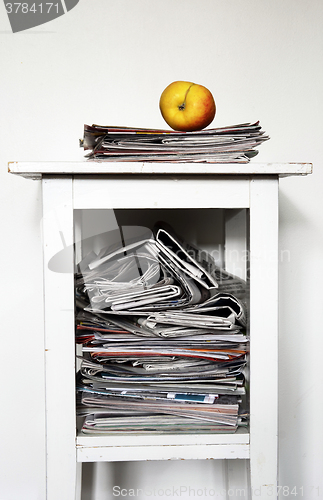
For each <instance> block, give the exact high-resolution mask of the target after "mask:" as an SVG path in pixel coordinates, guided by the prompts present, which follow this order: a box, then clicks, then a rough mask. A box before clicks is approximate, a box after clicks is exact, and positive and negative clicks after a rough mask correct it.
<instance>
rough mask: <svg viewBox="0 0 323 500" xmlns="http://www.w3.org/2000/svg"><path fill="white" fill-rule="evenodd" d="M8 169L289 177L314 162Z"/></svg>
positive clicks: (12, 168) (45, 164) (39, 173)
mask: <svg viewBox="0 0 323 500" xmlns="http://www.w3.org/2000/svg"><path fill="white" fill-rule="evenodd" d="M8 171H9V173H12V174H17V175H21V176H23V177H26V178H31V179H41V178H42V177H43V176H44V175H45V176H52V177H56V176H58V175H59V176H64V175H68V176H80V175H81V176H92V175H93V176H96V177H97V176H100V175H102V176H108V175H128V174H134V175H206V176H207V175H212V176H214V175H221V176H223V175H228V176H230V175H232V176H240V175H243V176H258V175H266V176H267V175H273V176H279V177H286V176H291V175H307V174H311V173H312V171H313V165H312V164H311V163H254V162H250V163H210V164H207V163H161V162H144V163H143V162H107V161H86V160H85V161H66V162H63V161H39V162H20V161H18V162H14V161H13V162H9V163H8Z"/></svg>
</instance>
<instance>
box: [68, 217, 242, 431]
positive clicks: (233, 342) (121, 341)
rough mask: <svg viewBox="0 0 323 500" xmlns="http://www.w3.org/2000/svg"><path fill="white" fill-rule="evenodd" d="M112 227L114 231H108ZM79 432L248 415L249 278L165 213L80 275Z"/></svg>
mask: <svg viewBox="0 0 323 500" xmlns="http://www.w3.org/2000/svg"><path fill="white" fill-rule="evenodd" d="M111 233H112V232H111ZM75 290H76V311H77V312H76V343H77V344H79V345H80V346H81V349H82V353H81V354H80V355H79V357H80V359H81V361H80V370H79V372H78V374H77V413H78V416H80V417H82V432H83V433H90V434H102V433H128V432H136V433H176V432H187V433H189V432H194V433H217V432H235V431H236V430H237V428H238V427H239V426H244V425H246V424H247V421H248V411H247V406H246V401H245V400H246V394H245V376H244V370H245V366H246V362H247V354H248V348H249V347H248V346H249V339H248V336H247V334H246V315H247V306H246V303H247V301H246V299H247V288H246V283H245V282H244V281H243V280H241V279H239V278H237V277H235V276H232V275H230V274H228V273H227V272H225V271H224V270H223V269H221V268H219V267H218V266H217V265H216V264H215V261H214V259H213V258H212V256H211V255H210V254H209V253H206V252H205V251H201V250H199V249H197V248H196V247H195V246H193V245H192V244H190V243H187V242H185V241H183V240H182V239H181V238H180V237H179V236H178V235H177V234H176V233H175V232H174V230H173V228H172V227H170V226H169V225H168V224H166V223H164V222H158V223H156V224H155V226H154V228H153V231H152V232H151V233H150V234H149V235H148V237H145V238H143V239H142V238H131V239H128V240H127V239H126V238H125V237H124V234H122V238H121V240H120V242H117V243H115V244H108V245H107V247H105V248H103V249H102V250H101V251H100V252H99V253H98V254H96V253H94V252H93V251H92V252H91V253H90V254H89V255H86V256H85V257H84V258H83V259H82V260H81V262H80V263H79V264H78V268H77V273H76V276H75Z"/></svg>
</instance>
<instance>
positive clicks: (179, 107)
mask: <svg viewBox="0 0 323 500" xmlns="http://www.w3.org/2000/svg"><path fill="white" fill-rule="evenodd" d="M193 85H195V83H192V85H190V86H189V87H188V89H187V91H186V94H185V97H184V102H183V103H182V104H181V105H180V106H178V109H179V110H180V111H183V110H184V109H185V104H186V97H187V94H188V92H189V90H190V88H191V87H193Z"/></svg>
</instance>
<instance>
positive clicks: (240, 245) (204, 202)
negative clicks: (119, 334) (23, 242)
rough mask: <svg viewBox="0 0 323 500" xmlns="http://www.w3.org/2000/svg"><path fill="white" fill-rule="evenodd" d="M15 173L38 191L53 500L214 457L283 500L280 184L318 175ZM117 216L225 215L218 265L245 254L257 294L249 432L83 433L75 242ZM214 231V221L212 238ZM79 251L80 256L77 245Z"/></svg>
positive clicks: (231, 266) (203, 170)
mask: <svg viewBox="0 0 323 500" xmlns="http://www.w3.org/2000/svg"><path fill="white" fill-rule="evenodd" d="M9 171H10V172H11V173H14V174H19V175H22V176H24V177H27V178H33V179H41V182H42V193H43V252H44V311H45V315H44V317H45V326H44V330H45V359H46V432H47V437H46V443H47V500H57V499H59V500H72V499H74V498H75V499H77V498H80V495H81V491H80V490H81V486H80V470H81V463H82V462H98V461H107V462H114V461H137V460H169V459H210V458H213V459H232V458H235V459H248V460H247V463H249V464H250V484H249V498H252V499H254V498H259V497H260V498H261V499H267V498H268V499H269V498H270V499H272V498H275V497H276V496H277V495H276V493H275V491H276V487H277V484H278V480H277V416H278V408H277V356H278V353H277V347H278V345H277V343H278V183H279V177H281V176H289V175H306V174H309V173H311V171H312V166H311V164H295V163H294V164H264V163H262V164H259V163H250V164H247V165H245V164H229V165H228V164H227V165H225V164H219V165H203V164H189V163H186V164H156V163H104V162H102V163H99V162H86V161H84V162H66V163H64V162H59V163H58V162H39V163H27V162H12V163H10V164H9ZM119 209H120V210H125V209H128V212H129V213H132V215H133V214H134V213H136V214H139V213H146V214H147V212H148V211H149V213H150V215H151V213H152V212H151V211H152V210H160V209H167V210H170V209H171V210H172V212H168V213H170V214H173V215H174V210H182V213H183V209H185V210H190V211H193V212H194V213H195V214H196V211H199V210H213V209H214V210H216V211H218V212H219V211H220V213H221V216H223V220H224V223H223V224H224V225H223V233H224V236H223V238H224V244H223V245H222V257H221V258H222V260H223V262H222V263H223V264H224V265H225V266H226V268H227V270H228V271H231V272H232V271H234V270H235V268H236V267H235V266H236V264H237V260H239V262H240V263H241V262H242V260H243V255H244V257H245V256H247V257H248V258H247V259H245V261H246V265H245V269H244V270H240V271H241V272H240V274H241V275H242V277H244V275H246V273H247V275H248V280H249V283H250V319H249V333H250V363H249V369H250V384H249V385H250V427H249V428H248V429H247V430H246V429H244V430H241V431H239V432H237V433H235V434H213V435H185V434H178V435H172V436H168V435H154V436H147V435H145V436H140V435H135V434H134V435H132V436H126V435H125V436H122V435H121V436H111V435H110V436H86V435H78V434H77V430H76V411H75V370H76V358H75V339H74V328H75V327H74V321H75V319H74V307H75V305H74V276H73V273H74V259H75V254H74V248H75V243H77V242H75V239H78V236H76V235H77V234H78V233H79V232H80V231H82V214H84V213H85V212H84V211H88V210H100V211H102V210H110V211H111V210H119ZM135 209H136V211H135ZM137 209H139V210H140V211H141V212H138V210H137ZM101 213H102V212H101ZM185 213H188V212H185ZM189 213H190V214H191V213H192V212H189ZM206 213H207V214H209V213H210V212H206ZM80 214H81V216H80ZM192 220H193V219H192ZM80 221H81V222H80ZM139 222H140V223H141V219H140V221H139ZM186 222H187V221H186ZM214 230H215V228H214V227H213V226H212V217H211V218H210V226H209V229H208V235H209V237H210V235H211V236H212V232H213V231H214ZM79 236H80V238H81V239H82V235H79ZM197 243H198V242H197ZM78 251H81V250H80V249H78V246H77V244H76V252H78ZM237 252H238V254H237ZM242 254H243V255H242ZM57 255H62V256H63V257H62V259H63V261H64V262H63V264H62V265H63V267H64V269H62V270H61V272H55V270H53V269H51V267H52V266H51V263H52V262H53V258H54V257H55V256H56V257H57ZM234 255H235V257H233V256H234ZM237 255H238V256H237ZM264 299H265V300H264ZM268 304H270V313H268ZM264 349H265V356H266V369H265V370H264ZM269 375H270V376H269ZM61 388H63V390H62V389H61ZM58 422H59V425H58ZM259 493H260V494H261V496H260V495H259ZM107 498H108V497H107Z"/></svg>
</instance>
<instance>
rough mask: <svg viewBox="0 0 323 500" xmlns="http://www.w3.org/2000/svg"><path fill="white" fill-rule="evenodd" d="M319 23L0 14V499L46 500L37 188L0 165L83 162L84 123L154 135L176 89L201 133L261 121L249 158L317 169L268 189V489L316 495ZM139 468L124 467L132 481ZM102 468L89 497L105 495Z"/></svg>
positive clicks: (78, 10)
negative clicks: (272, 364)
mask: <svg viewBox="0 0 323 500" xmlns="http://www.w3.org/2000/svg"><path fill="white" fill-rule="evenodd" d="M322 22H323V3H322V2H321V0H307V1H306V2H305V1H302V0H283V1H278V0H244V1H241V0H226V1H223V0H222V1H221V0H161V1H159V2H157V1H155V2H152V1H151V0H133V1H129V0H128V1H126V0H118V1H116V0H80V1H79V4H78V5H77V6H76V7H75V8H74V9H72V10H71V11H70V12H69V13H68V14H66V15H64V16H62V17H60V18H58V19H56V20H54V21H51V22H50V23H47V24H45V25H42V26H39V27H37V28H34V29H31V30H28V31H25V32H21V33H16V34H12V32H11V29H10V25H9V21H8V19H7V16H6V12H5V8H4V6H1V5H0V54H1V55H0V61H1V74H0V79H1V92H0V99H1V106H0V112H1V120H0V127H1V132H0V137H1V148H0V165H1V170H0V175H1V197H0V203H1V218H0V223H1V233H0V234H1V243H2V244H1V262H2V266H1V288H2V300H1V306H2V308H1V310H2V315H1V327H2V328H1V337H2V358H1V368H2V391H1V392H2V397H1V403H2V415H1V416H2V421H1V434H2V435H1V452H0V453H1V466H0V474H1V479H0V499H1V500H17V499H19V500H44V498H45V462H44V457H45V455H44V453H45V451H44V450H45V441H44V433H45V427H44V380H43V374H44V365H43V318H42V260H41V201H40V195H41V190H40V183H39V182H38V181H27V180H25V179H20V178H18V177H15V176H12V175H9V174H8V173H7V163H8V161H13V160H20V161H41V160H51V161H53V160H79V159H82V158H83V151H82V150H81V149H79V147H78V139H79V138H80V137H81V136H82V132H83V124H84V123H89V124H91V123H99V124H106V125H107V124H110V125H111V124H113V125H118V124H119V125H130V126H131V125H134V126H143V127H145V126H146V127H164V126H165V124H164V122H163V119H162V117H161V115H160V113H159V109H158V101H159V96H160V94H161V92H162V90H163V89H164V88H165V87H166V86H167V85H168V84H169V83H171V82H172V81H174V80H191V81H194V82H196V83H201V84H203V85H205V86H206V87H208V88H209V89H210V90H211V91H212V93H213V95H214V97H215V100H216V102H217V108H218V111H217V116H216V119H215V121H214V122H213V125H214V126H223V125H231V124H235V123H242V122H246V121H255V120H258V119H259V120H260V121H261V124H262V126H263V128H264V129H265V130H266V132H267V133H268V134H269V135H270V137H271V140H270V141H268V142H267V143H265V144H263V145H262V146H261V147H260V153H259V155H258V157H257V158H256V159H255V160H253V161H260V162H293V161H295V162H313V164H314V174H313V175H311V176H308V177H304V178H290V179H282V181H281V195H280V198H281V199H280V218H281V240H280V245H281V250H282V251H283V252H284V251H286V250H287V251H288V252H287V253H286V252H285V253H284V254H282V255H284V256H285V257H284V258H283V259H281V260H282V261H281V263H280V265H281V268H280V276H281V287H280V327H281V330H280V351H279V355H280V372H279V377H280V378H279V380H280V389H279V403H280V413H279V425H280V427H279V464H280V481H279V483H280V485H284V486H287V487H288V488H290V490H289V494H290V496H291V497H292V498H293V497H294V498H295V495H293V494H292V488H293V487H294V486H296V487H297V496H300V497H301V496H304V498H306V499H312V498H313V499H315V498H323V483H322V470H323V454H322V442H323V441H322V438H323V436H322V425H321V419H322V395H321V394H322V371H323V370H322V367H321V353H322V352H323V351H322V348H323V346H322V338H323V335H322V333H323V332H322V324H321V317H320V316H321V311H322V304H323V291H322V282H323V271H322V269H323V266H322V248H323V223H322V208H323V207H322V193H321V191H322V186H323V165H322V161H323V160H322V158H323V154H322V153H323V151H322V149H323V148H322V144H323V143H322V137H323V126H322V123H323V120H322V114H323V100H322V89H323V68H322V56H323V30H322ZM286 255H288V258H286ZM264 290H265V284H264ZM264 347H265V346H264ZM264 356H265V350H264ZM265 367H266V362H265V359H264V376H266V375H267V374H266V370H265ZM264 404H266V401H265V399H264ZM147 467H148V465H146V464H139V465H138V464H137V465H136V469H135V470H134V471H133V474H137V475H139V476H140V477H141V478H142V482H143V484H145V483H144V482H145V481H146V480H147V481H148V480H149V481H150V482H151V481H152V477H154V476H152V475H151V474H156V477H157V474H158V472H157V469H156V468H154V469H153V468H150V469H147ZM149 467H152V466H149ZM178 467H181V468H182V469H181V473H182V474H184V476H185V475H186V477H190V475H191V474H194V470H196V469H194V468H192V465H189V464H188V465H187V466H185V467H186V468H185V469H183V467H184V465H180V466H179V465H176V464H174V465H173V466H167V469H166V472H167V478H168V481H169V482H170V484H171V481H172V474H173V476H174V481H175V479H176V475H177V474H178V473H179V469H178ZM208 467H209V466H207V468H205V469H204V470H205V477H203V475H201V474H202V472H201V469H198V470H199V474H200V476H199V481H200V484H201V485H203V481H208V474H210V468H208ZM102 468H103V469H104V467H103V466H102ZM162 470H165V469H160V471H161V473H162ZM124 471H127V466H126V465H125V469H124ZM108 473H109V472H108V471H107V470H106V469H104V470H103V471H100V470H99V468H98V469H97V470H96V472H95V474H96V478H97V479H96V480H95V481H96V482H95V485H94V486H93V487H92V486H91V484H90V483H87V489H88V491H90V493H91V495H90V496H89V498H92V500H93V499H95V500H100V499H103V498H104V499H107V498H109V496H107V493H104V490H103V489H102V486H100V484H101V485H102V484H104V482H106V481H107V474H108ZM150 473H151V474H150ZM119 474H122V472H120V471H119ZM149 474H150V475H149ZM148 476H149V478H148ZM92 479H93V477H92ZM147 484H148V482H147ZM63 487H64V485H62V488H63ZM301 488H303V490H302V489H301ZM94 490H95V491H94ZM285 491H286V492H287V490H285ZM302 493H303V494H302ZM284 496H287V495H284ZM282 498H283V496H282Z"/></svg>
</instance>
